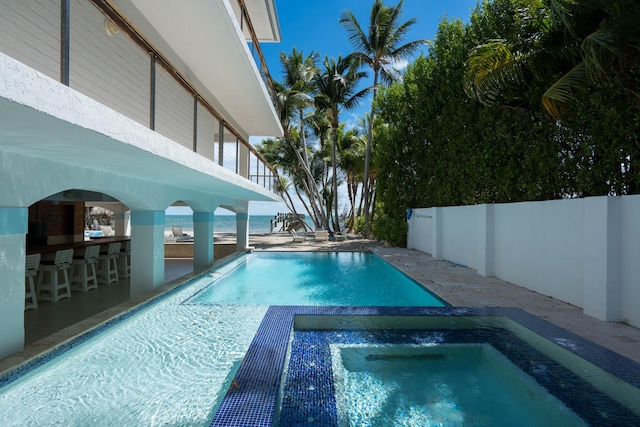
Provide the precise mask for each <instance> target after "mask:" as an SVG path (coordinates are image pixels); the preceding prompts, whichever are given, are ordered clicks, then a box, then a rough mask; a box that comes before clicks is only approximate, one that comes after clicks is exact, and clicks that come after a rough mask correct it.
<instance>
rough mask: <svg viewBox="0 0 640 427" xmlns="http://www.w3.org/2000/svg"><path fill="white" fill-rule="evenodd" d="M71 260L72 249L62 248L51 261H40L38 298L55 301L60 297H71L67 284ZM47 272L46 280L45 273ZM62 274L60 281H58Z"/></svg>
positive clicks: (37, 287)
mask: <svg viewBox="0 0 640 427" xmlns="http://www.w3.org/2000/svg"><path fill="white" fill-rule="evenodd" d="M72 260H73V249H62V250H59V251H57V252H56V257H55V259H54V260H53V261H41V262H40V273H39V274H38V285H37V286H36V290H37V292H38V300H41V301H52V302H57V301H59V300H61V299H62V298H69V297H71V289H70V286H69V268H70V267H71V261H72ZM47 273H48V279H49V280H48V281H45V280H44V279H45V275H47ZM60 274H62V279H63V280H62V281H60Z"/></svg>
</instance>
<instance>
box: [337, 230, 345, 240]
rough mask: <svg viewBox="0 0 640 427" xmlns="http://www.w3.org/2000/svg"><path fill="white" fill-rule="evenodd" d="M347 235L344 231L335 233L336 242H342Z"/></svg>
mask: <svg viewBox="0 0 640 427" xmlns="http://www.w3.org/2000/svg"><path fill="white" fill-rule="evenodd" d="M346 238H347V236H346V235H345V234H344V233H340V232H339V233H336V242H344V241H345V239H346Z"/></svg>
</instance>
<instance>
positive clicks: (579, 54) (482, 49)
mask: <svg viewBox="0 0 640 427" xmlns="http://www.w3.org/2000/svg"><path fill="white" fill-rule="evenodd" d="M545 3H546V2H542V1H541V0H536V1H534V2H531V1H526V2H523V6H524V7H519V8H518V11H519V12H520V13H525V14H526V15H527V20H529V21H534V20H536V19H538V20H540V19H542V21H543V24H541V25H539V27H538V29H537V33H536V32H535V31H534V32H532V33H531V34H528V35H527V36H526V37H522V36H521V37H515V38H513V39H495V40H489V41H487V42H486V43H484V44H482V45H480V46H478V47H476V48H475V49H474V50H473V51H472V53H471V54H470V56H469V60H468V66H467V72H466V76H465V89H466V91H467V94H468V95H470V96H472V97H476V98H477V99H478V100H479V101H480V102H482V103H484V104H487V105H495V104H497V103H499V102H502V101H505V100H506V101H507V102H508V101H509V92H510V91H511V90H514V88H517V87H519V86H521V85H523V84H525V83H526V81H527V80H528V78H529V77H530V75H531V74H533V75H536V76H538V78H540V79H543V80H544V79H551V81H552V82H553V83H552V84H551V86H549V88H548V89H547V90H546V92H545V93H544V95H543V96H542V105H543V106H544V108H545V109H546V110H547V112H548V113H549V114H550V115H551V116H552V117H553V118H555V119H559V118H560V116H561V115H562V114H561V112H562V109H563V107H564V105H566V104H568V103H570V102H572V101H573V100H574V98H575V94H576V92H578V91H580V90H581V89H582V88H586V87H589V85H590V84H592V83H598V82H602V81H605V80H607V79H608V78H610V77H611V76H612V75H613V74H618V70H620V71H621V73H619V74H621V75H624V74H625V70H628V69H631V68H632V64H637V61H638V60H637V58H638V53H639V52H638V50H640V4H638V2H637V1H635V0H616V1H605V0H550V2H549V5H550V7H548V8H546V6H545ZM548 21H550V23H548ZM545 22H546V24H545ZM628 83H630V84H629V87H628V89H630V90H634V89H633V88H634V87H635V86H637V84H633V82H632V81H629V82H628ZM515 90H517V89H515ZM634 95H635V96H636V97H637V96H638V94H637V93H634Z"/></svg>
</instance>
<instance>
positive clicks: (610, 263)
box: [582, 196, 622, 321]
mask: <svg viewBox="0 0 640 427" xmlns="http://www.w3.org/2000/svg"><path fill="white" fill-rule="evenodd" d="M621 211H622V207H621V200H620V199H619V198H617V197H607V196H603V197H588V198H586V199H584V229H583V230H584V231H583V233H584V245H583V248H584V249H583V251H584V252H583V253H584V279H583V283H584V285H583V304H582V307H583V311H584V314H586V315H588V316H592V317H595V318H596V319H600V320H606V321H619V320H621V313H622V290H621V286H620V283H621V282H622V276H621V261H620V260H621V258H622V256H621V255H622V252H621V251H622V244H621V237H622V230H621V226H620V220H621V214H622V212H621Z"/></svg>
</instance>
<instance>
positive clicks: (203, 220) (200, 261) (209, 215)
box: [193, 212, 213, 270]
mask: <svg viewBox="0 0 640 427" xmlns="http://www.w3.org/2000/svg"><path fill="white" fill-rule="evenodd" d="M210 265H213V212H194V213H193V269H194V270H199V269H201V268H205V267H207V266H210Z"/></svg>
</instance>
